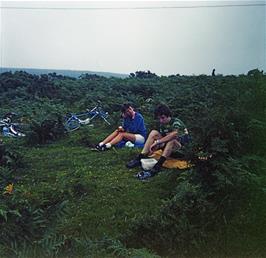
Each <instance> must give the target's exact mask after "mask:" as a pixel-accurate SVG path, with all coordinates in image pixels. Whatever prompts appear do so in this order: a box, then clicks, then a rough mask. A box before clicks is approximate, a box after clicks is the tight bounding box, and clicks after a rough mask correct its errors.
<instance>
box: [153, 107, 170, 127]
mask: <svg viewBox="0 0 266 258" xmlns="http://www.w3.org/2000/svg"><path fill="white" fill-rule="evenodd" d="M154 117H155V119H158V120H159V122H160V124H167V123H169V122H170V120H171V117H172V112H171V110H170V109H169V107H168V106H166V105H164V104H161V105H159V106H157V107H156V108H155V111H154Z"/></svg>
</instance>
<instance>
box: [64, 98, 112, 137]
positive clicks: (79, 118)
mask: <svg viewBox="0 0 266 258" xmlns="http://www.w3.org/2000/svg"><path fill="white" fill-rule="evenodd" d="M108 116H109V114H108V112H105V111H104V110H103V109H102V107H101V106H100V102H98V103H97V105H96V106H95V107H94V108H92V109H90V110H89V109H87V111H86V112H84V113H78V114H73V113H69V114H68V115H66V117H65V122H64V126H65V128H66V130H67V131H68V132H72V131H75V130H77V129H79V128H80V126H81V125H88V124H90V123H91V121H92V120H93V119H94V118H95V117H100V118H102V119H103V120H104V121H105V122H106V123H107V124H108V125H110V123H109V121H108V120H107V117H108Z"/></svg>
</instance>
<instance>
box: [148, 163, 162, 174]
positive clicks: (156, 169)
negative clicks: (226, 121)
mask: <svg viewBox="0 0 266 258" xmlns="http://www.w3.org/2000/svg"><path fill="white" fill-rule="evenodd" d="M160 171H161V166H156V165H155V166H154V167H153V168H152V169H151V170H150V173H151V175H152V176H155V175H156V174H158V173H159V172H160Z"/></svg>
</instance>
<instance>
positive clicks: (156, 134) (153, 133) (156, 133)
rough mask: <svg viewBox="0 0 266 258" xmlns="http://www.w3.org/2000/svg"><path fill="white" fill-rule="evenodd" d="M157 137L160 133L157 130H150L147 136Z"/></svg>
mask: <svg viewBox="0 0 266 258" xmlns="http://www.w3.org/2000/svg"><path fill="white" fill-rule="evenodd" d="M159 135H160V133H159V132H158V131H157V130H152V131H151V132H150V134H149V137H156V136H159Z"/></svg>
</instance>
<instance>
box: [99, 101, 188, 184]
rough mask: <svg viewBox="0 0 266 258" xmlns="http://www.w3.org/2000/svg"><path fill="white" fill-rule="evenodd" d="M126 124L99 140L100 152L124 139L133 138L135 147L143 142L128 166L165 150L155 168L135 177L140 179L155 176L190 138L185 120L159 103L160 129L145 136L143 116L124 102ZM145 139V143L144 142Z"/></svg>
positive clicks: (122, 108)
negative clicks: (160, 150)
mask: <svg viewBox="0 0 266 258" xmlns="http://www.w3.org/2000/svg"><path fill="white" fill-rule="evenodd" d="M121 112H122V117H123V125H122V126H120V127H119V128H118V129H116V130H115V131H114V132H112V133H111V134H110V135H109V136H108V137H107V138H105V139H104V140H103V141H102V142H100V143H99V144H98V145H97V146H96V148H97V149H98V150H100V151H105V150H108V149H110V148H111V147H112V146H113V145H116V144H119V143H121V141H124V142H125V141H130V142H132V143H133V144H134V145H135V146H138V145H139V146H140V145H142V146H143V144H144V147H143V149H142V151H141V153H140V154H139V155H138V156H137V157H135V159H133V160H131V161H130V162H128V163H127V167H128V168H134V167H137V166H140V165H141V159H145V158H148V157H149V156H150V155H152V154H153V153H154V152H155V151H157V150H159V149H162V155H161V157H160V158H159V160H158V162H157V163H156V164H155V165H154V167H153V168H152V169H151V170H149V171H141V172H139V173H138V174H137V175H136V176H137V178H138V179H140V180H144V179H146V178H149V177H152V176H154V175H156V174H157V173H158V172H159V171H160V170H161V167H162V165H163V163H164V162H165V161H166V159H167V158H169V157H170V156H171V154H172V153H173V152H174V151H176V150H178V149H180V148H181V147H182V146H183V145H185V144H186V143H188V142H189V141H190V136H189V134H188V130H187V128H186V126H185V125H184V123H183V122H182V121H181V120H180V119H178V118H174V117H172V113H171V111H170V109H169V107H168V106H166V105H159V106H157V107H156V109H155V111H154V116H155V118H156V119H158V122H159V124H158V128H157V129H156V130H152V131H151V132H150V134H149V136H148V138H147V139H146V127H145V123H144V119H143V117H142V115H141V114H140V113H138V112H136V111H135V110H134V108H133V107H132V106H131V105H130V104H123V105H122V107H121ZM145 140H146V142H145Z"/></svg>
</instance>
